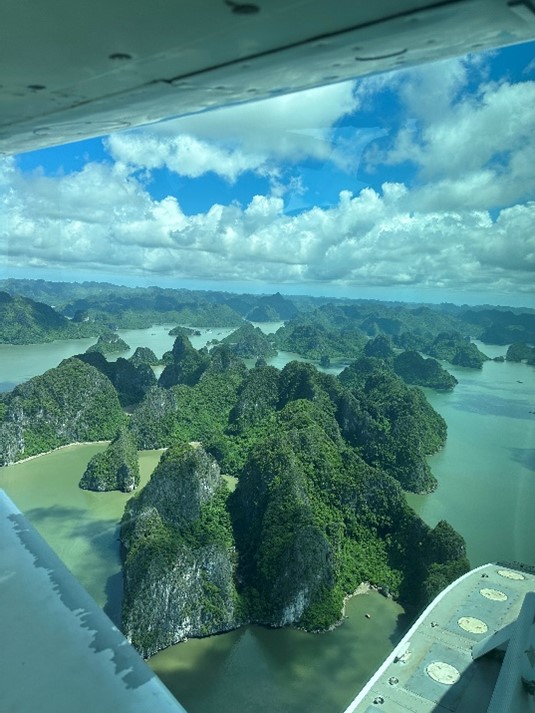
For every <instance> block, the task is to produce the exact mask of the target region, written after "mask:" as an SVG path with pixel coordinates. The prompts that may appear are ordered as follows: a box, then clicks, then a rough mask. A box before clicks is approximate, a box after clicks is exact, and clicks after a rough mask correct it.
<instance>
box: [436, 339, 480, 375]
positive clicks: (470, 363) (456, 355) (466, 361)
mask: <svg viewBox="0 0 535 713" xmlns="http://www.w3.org/2000/svg"><path fill="white" fill-rule="evenodd" d="M424 351H425V352H426V353H427V354H429V355H430V356H432V357H435V358H436V359H443V360H444V361H449V362H450V364H455V365H456V366H465V367H469V368H470V369H481V368H482V367H483V364H484V362H486V361H488V357H487V356H486V355H485V354H483V352H481V351H480V350H479V349H478V348H477V347H476V345H475V344H472V343H471V342H470V340H469V339H467V338H463V337H461V335H460V334H458V333H456V332H441V333H440V334H439V335H437V337H436V338H435V340H434V341H433V343H432V344H431V345H430V346H429V347H428V348H427V349H424Z"/></svg>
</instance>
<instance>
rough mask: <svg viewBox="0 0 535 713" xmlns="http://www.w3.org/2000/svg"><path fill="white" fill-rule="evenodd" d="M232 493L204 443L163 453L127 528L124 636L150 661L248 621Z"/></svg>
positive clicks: (132, 506)
mask: <svg viewBox="0 0 535 713" xmlns="http://www.w3.org/2000/svg"><path fill="white" fill-rule="evenodd" d="M227 495H228V491H227V488H226V485H225V483H224V481H223V479H222V477H221V474H220V471H219V467H218V465H217V463H216V462H215V460H214V459H213V458H212V457H211V456H210V455H208V454H207V453H206V452H205V451H204V449H203V448H202V447H201V446H200V445H188V444H180V445H175V446H173V447H172V448H170V449H169V450H168V451H166V453H164V454H163V456H162V458H161V460H160V463H159V465H158V466H157V468H156V470H155V471H154V474H153V476H152V478H151V480H150V482H149V483H148V485H147V486H146V487H145V488H144V489H143V490H142V491H141V493H140V495H139V496H138V497H136V498H133V499H132V500H130V501H129V502H128V504H127V506H126V509H125V513H124V516H123V520H122V523H121V541H122V543H123V545H124V547H125V551H126V557H125V562H124V586H125V597H124V604H123V631H124V633H125V635H126V636H127V637H128V638H129V639H130V641H132V643H133V644H134V645H135V646H136V648H137V649H138V651H140V652H141V654H142V655H143V656H145V657H147V656H150V655H152V654H153V653H155V652H156V651H158V650H160V649H162V648H165V647H167V646H170V645H171V644H174V643H177V642H178V641H182V640H183V639H185V638H187V637H190V636H206V635H209V634H215V633H219V632H222V631H228V630H229V629H233V628H235V627H236V626H239V625H240V624H241V623H242V620H241V615H240V613H239V607H238V606H237V602H238V595H237V593H236V589H235V585H234V577H233V575H234V568H235V552H234V541H233V535H232V527H231V524H230V518H229V515H228V512H227V510H226V499H227Z"/></svg>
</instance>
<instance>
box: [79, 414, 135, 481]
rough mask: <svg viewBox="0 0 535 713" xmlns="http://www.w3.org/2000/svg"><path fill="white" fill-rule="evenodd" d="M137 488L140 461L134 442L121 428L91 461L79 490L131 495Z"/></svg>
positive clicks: (129, 434)
mask: <svg viewBox="0 0 535 713" xmlns="http://www.w3.org/2000/svg"><path fill="white" fill-rule="evenodd" d="M138 485H139V461H138V455H137V448H136V443H135V439H134V436H133V435H132V434H131V433H130V432H129V431H127V430H126V428H121V429H120V431H119V432H118V433H117V435H116V436H115V438H114V439H113V441H112V442H111V443H110V445H109V446H108V447H107V448H106V450H105V451H104V452H102V453H96V454H95V455H94V456H93V457H92V458H91V460H90V461H89V463H88V465H87V468H86V469H85V472H84V474H83V475H82V478H81V480H80V488H82V489H83V490H96V491H97V492H102V491H106V490H121V491H122V492H123V493H130V492H132V490H135V488H137V486H138Z"/></svg>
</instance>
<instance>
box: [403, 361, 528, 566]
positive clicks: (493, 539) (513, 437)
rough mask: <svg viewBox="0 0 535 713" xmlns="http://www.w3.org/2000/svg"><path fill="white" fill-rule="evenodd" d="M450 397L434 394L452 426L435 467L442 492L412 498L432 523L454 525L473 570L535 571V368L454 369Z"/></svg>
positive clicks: (433, 461)
mask: <svg viewBox="0 0 535 713" xmlns="http://www.w3.org/2000/svg"><path fill="white" fill-rule="evenodd" d="M449 370H450V371H451V372H452V373H453V374H454V375H455V376H456V377H457V379H458V380H459V384H458V386H456V388H455V390H454V391H453V392H452V393H449V394H438V393H436V392H433V391H431V390H427V397H428V399H429V401H431V403H432V404H433V406H434V407H435V409H436V410H437V411H438V412H439V413H441V414H442V415H443V416H444V418H445V419H446V422H447V424H448V440H447V443H446V446H445V448H444V449H443V450H442V451H441V452H440V453H438V454H437V455H435V456H433V458H431V460H430V464H431V467H432V469H433V472H434V473H435V475H436V476H437V478H438V480H439V487H438V489H437V491H436V492H435V493H433V494H432V495H427V496H414V495H413V496H408V500H409V502H410V504H411V505H412V506H413V507H414V508H415V509H416V511H417V512H418V513H419V514H420V515H421V516H422V517H423V518H424V520H426V521H427V522H428V523H429V524H431V525H434V524H436V522H438V520H440V519H443V518H445V519H447V520H449V521H450V522H451V524H452V525H453V526H454V527H455V528H456V529H457V530H458V531H459V532H460V533H461V534H462V535H463V536H464V538H465V540H466V542H467V546H468V555H469V558H470V562H471V564H472V565H473V566H476V565H479V564H483V563H485V562H491V561H494V560H497V559H508V560H519V561H522V562H526V563H529V564H535V518H534V517H533V506H534V503H535V413H534V412H535V369H534V368H533V367H530V366H527V365H526V364H511V363H507V362H506V363H503V364H500V363H495V362H487V363H486V364H484V366H483V370H482V371H481V372H476V371H472V370H468V369H461V368H457V369H455V368H452V367H450V368H449Z"/></svg>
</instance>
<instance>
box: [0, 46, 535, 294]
mask: <svg viewBox="0 0 535 713" xmlns="http://www.w3.org/2000/svg"><path fill="white" fill-rule="evenodd" d="M534 127H535V43H527V44H523V45H517V46H513V47H508V48H504V49H501V50H497V51H493V52H487V53H484V54H481V55H469V56H467V57H462V58H455V59H451V60H447V61H443V62H438V63H433V64H430V65H426V66H423V67H416V68H412V69H408V70H403V71H400V72H396V73H391V74H383V75H375V76H370V77H367V78H364V79H360V80H358V81H353V82H345V83H342V84H337V85H331V86H328V87H320V88H318V89H313V90H307V91H305V92H301V93H298V94H294V95H287V96H284V97H275V98H271V99H267V100H264V101H262V102H257V103H255V104H247V105H241V106H237V107H227V108H224V109H221V110H218V111H213V112H209V113H206V114H201V115H197V116H189V117H184V118H178V119H173V120H170V121H168V122H162V123H161V124H158V125H152V126H149V127H145V128H141V129H137V130H133V131H128V132H123V133H120V134H114V135H112V136H110V137H104V138H97V139H92V140H88V141H82V142H79V143H73V144H69V145H65V146H61V147H55V148H50V149H44V150H41V151H35V152H33V153H27V154H22V155H20V156H16V157H9V158H4V159H2V160H1V161H0V184H1V186H2V188H1V189H0V190H1V193H0V195H1V196H2V198H1V203H0V211H2V213H3V215H2V214H0V240H1V241H2V249H3V251H4V255H5V256H6V260H5V264H4V270H3V276H17V277H20V276H27V277H33V278H45V279H64V280H65V279H101V280H106V281H112V282H120V283H122V284H142V285H143V284H147V285H148V284H162V285H166V286H186V287H187V286H200V287H204V288H207V289H221V288H223V289H229V290H233V291H250V292H267V291H271V290H273V289H280V290H281V291H283V292H288V293H294V292H297V293H308V294H332V295H337V296H352V297H374V298H385V299H401V300H403V299H406V300H410V301H414V300H418V301H442V300H447V301H454V302H468V303H477V302H488V303H500V304H512V305H526V306H535V299H534V294H535V280H534V279H533V271H534V269H535V234H534V233H535V231H534V230H533V226H534V225H535V168H534V167H535V131H534Z"/></svg>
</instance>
